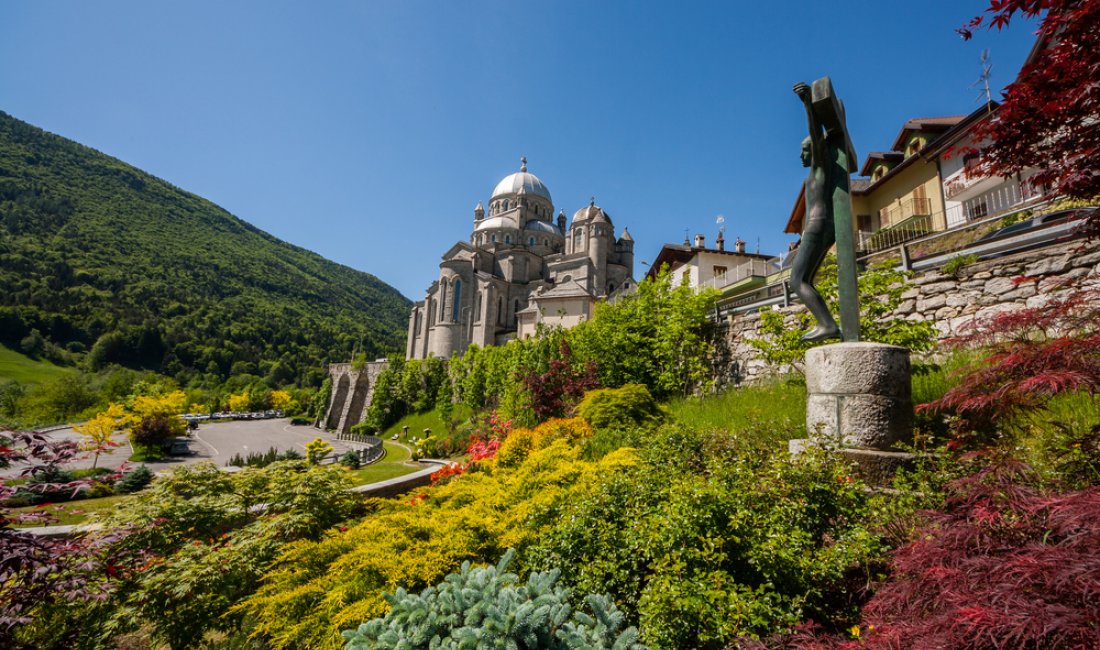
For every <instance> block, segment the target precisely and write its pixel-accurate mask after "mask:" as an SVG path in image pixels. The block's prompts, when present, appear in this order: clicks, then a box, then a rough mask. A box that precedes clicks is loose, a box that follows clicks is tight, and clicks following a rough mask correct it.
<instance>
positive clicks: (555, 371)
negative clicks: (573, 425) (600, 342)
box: [522, 339, 599, 422]
mask: <svg viewBox="0 0 1100 650" xmlns="http://www.w3.org/2000/svg"><path fill="white" fill-rule="evenodd" d="M522 379H523V384H524V386H525V387H526V388H527V392H528V394H529V395H530V396H531V409H532V410H533V411H534V412H535V416H536V417H537V418H538V421H539V422H544V421H546V420H549V419H550V418H564V417H572V415H573V407H574V406H575V405H576V404H577V402H578V401H580V399H581V398H582V397H584V394H585V393H586V392H588V391H590V390H592V389H593V388H596V387H598V386H599V381H598V380H597V379H596V364H595V362H592V361H589V362H587V363H586V364H585V365H584V366H583V367H582V368H575V367H573V350H572V348H570V347H569V343H568V342H567V341H565V340H564V339H563V340H562V342H561V346H560V347H559V349H558V356H557V357H556V358H553V359H551V360H550V367H549V368H548V369H547V371H546V372H543V373H538V372H531V373H528V374H527V375H524V376H523V377H522Z"/></svg>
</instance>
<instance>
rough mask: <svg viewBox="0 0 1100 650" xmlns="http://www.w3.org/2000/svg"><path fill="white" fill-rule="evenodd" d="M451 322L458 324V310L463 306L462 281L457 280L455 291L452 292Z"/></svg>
mask: <svg viewBox="0 0 1100 650" xmlns="http://www.w3.org/2000/svg"><path fill="white" fill-rule="evenodd" d="M451 302H452V303H454V306H453V307H451V320H453V321H455V322H456V323H457V322H458V308H459V306H460V305H461V304H462V280H455V286H454V290H452V291H451Z"/></svg>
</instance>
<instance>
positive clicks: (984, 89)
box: [970, 47, 993, 110]
mask: <svg viewBox="0 0 1100 650" xmlns="http://www.w3.org/2000/svg"><path fill="white" fill-rule="evenodd" d="M981 59H982V73H981V74H980V75H978V78H977V80H975V81H974V83H972V84H970V87H971V88H975V87H977V86H981V90H979V91H978V96H977V98H976V99H977V100H981V98H982V97H983V96H984V97H985V106H986V110H992V109H993V95H992V94H991V93H990V92H989V75H990V73H991V72H993V64H992V63H990V62H989V48H988V47H987V48H985V49H984V50H982V56H981Z"/></svg>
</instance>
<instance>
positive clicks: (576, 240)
mask: <svg viewBox="0 0 1100 650" xmlns="http://www.w3.org/2000/svg"><path fill="white" fill-rule="evenodd" d="M583 248H584V228H577V230H576V232H574V233H573V252H574V253H576V252H578V251H580V250H582V249H583Z"/></svg>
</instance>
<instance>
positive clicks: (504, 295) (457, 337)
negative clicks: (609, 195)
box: [406, 158, 634, 359]
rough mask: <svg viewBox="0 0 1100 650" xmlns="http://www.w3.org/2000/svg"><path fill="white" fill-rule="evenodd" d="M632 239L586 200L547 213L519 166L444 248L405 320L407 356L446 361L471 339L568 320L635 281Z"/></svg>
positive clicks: (505, 337)
mask: <svg viewBox="0 0 1100 650" xmlns="http://www.w3.org/2000/svg"><path fill="white" fill-rule="evenodd" d="M633 274H634V240H633V239H631V237H630V233H629V232H627V231H626V229H625V228H624V229H623V232H622V236H620V237H618V238H616V237H615V226H614V224H612V222H611V217H610V216H609V215H608V214H607V213H606V212H604V211H603V209H602V208H600V207H599V206H597V205H596V201H595V199H593V200H592V202H591V203H589V204H588V205H587V206H585V207H583V208H581V209H580V210H578V211H577V212H576V214H574V215H573V221H572V223H570V224H569V227H568V228H566V218H565V211H564V210H561V211H559V212H558V214H557V217H556V218H555V216H554V202H553V200H552V199H551V198H550V190H548V189H547V188H546V185H544V184H543V182H542V181H541V180H539V178H538V177H537V176H535V175H534V174H531V173H529V172H528V171H527V159H526V158H525V159H523V161H522V165H521V166H520V169H519V172H517V173H515V174H511V175H510V176H507V177H506V178H504V180H502V181H500V182H499V183H497V186H496V188H495V189H494V190H493V194H492V196H491V197H490V198H489V209H488V211H486V210H485V207H484V206H483V205H482V203H481V202H480V201H479V202H478V204H477V207H476V208H474V227H473V232H472V233H471V234H470V240H469V241H468V242H465V241H460V242H457V243H456V244H455V245H454V246H452V247H451V248H450V250H448V251H447V252H446V253H444V254H443V261H442V262H440V264H439V279H438V280H436V281H435V282H433V283H432V285H431V286H430V287H428V291H427V294H426V295H425V296H424V300H422V301H420V302H417V303H415V304H414V305H413V308H412V314H411V315H410V317H409V337H408V345H407V349H406V357H408V358H409V359H424V358H426V357H430V356H435V357H443V358H447V357H450V356H451V353H453V352H459V353H460V354H461V353H462V352H463V351H464V350H465V349H466V348H467V347H468V346H469V345H470V344H471V343H476V344H477V345H480V346H483V347H484V346H487V345H501V344H503V343H506V342H508V341H510V340H512V339H514V338H516V337H520V338H523V337H527V336H531V335H532V334H534V333H535V330H536V328H537V326H538V324H539V323H545V324H546V325H549V326H554V325H561V326H564V327H572V326H573V325H576V324H577V323H579V322H581V321H583V320H586V319H588V318H591V317H592V311H593V308H594V307H595V304H596V301H597V300H600V299H605V298H607V297H608V296H611V295H613V294H615V293H618V292H621V291H625V290H629V289H630V288H631V287H632V286H633V284H634V277H633Z"/></svg>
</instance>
